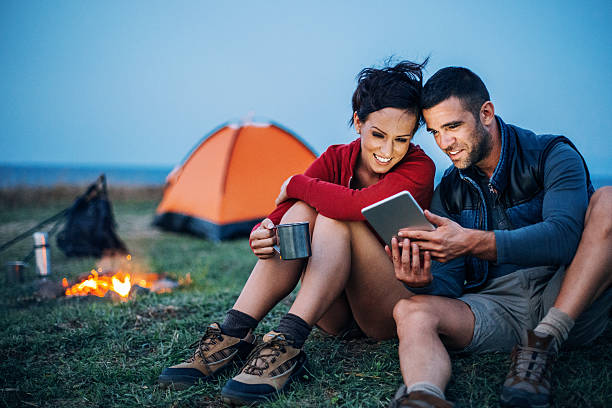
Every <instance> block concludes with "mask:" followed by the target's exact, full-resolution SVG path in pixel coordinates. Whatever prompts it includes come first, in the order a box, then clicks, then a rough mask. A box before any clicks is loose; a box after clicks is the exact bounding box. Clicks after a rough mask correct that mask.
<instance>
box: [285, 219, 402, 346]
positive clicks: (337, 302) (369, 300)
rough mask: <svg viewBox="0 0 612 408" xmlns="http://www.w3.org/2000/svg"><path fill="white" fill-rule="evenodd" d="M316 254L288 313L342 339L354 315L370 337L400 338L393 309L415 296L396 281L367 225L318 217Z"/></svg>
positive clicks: (314, 235) (388, 263)
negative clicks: (404, 299)
mask: <svg viewBox="0 0 612 408" xmlns="http://www.w3.org/2000/svg"><path fill="white" fill-rule="evenodd" d="M312 254H313V255H312V258H311V260H310V262H309V263H308V266H307V267H306V271H305V272H304V278H303V280H302V286H301V288H300V292H299V293H298V296H297V298H296V300H295V302H294V303H293V305H292V307H291V310H290V311H289V313H291V314H294V315H297V316H299V317H301V318H302V319H303V320H304V321H306V322H307V323H308V324H310V325H314V324H315V323H317V325H320V326H321V327H322V328H323V329H324V330H326V331H329V332H331V333H334V332H336V333H337V332H338V328H340V327H346V326H347V324H348V323H349V322H350V319H347V316H349V314H348V313H350V312H351V311H352V315H353V317H354V318H355V320H356V321H357V324H358V325H359V327H360V328H361V329H362V330H363V331H364V332H365V333H366V334H367V335H368V336H370V337H374V338H381V339H382V338H391V337H394V336H395V335H396V330H395V322H394V320H393V307H394V306H395V303H397V301H399V300H400V299H402V298H408V297H410V296H411V293H410V292H409V291H408V290H407V289H406V288H405V287H404V286H403V285H402V284H401V283H400V282H399V281H398V280H397V279H395V275H394V273H393V264H392V263H391V261H390V260H389V258H388V257H387V255H386V254H385V251H384V249H383V247H382V246H381V245H380V243H379V242H378V239H377V238H376V237H375V236H374V234H373V233H372V232H371V231H370V230H369V229H368V228H367V227H366V225H365V223H363V222H342V221H337V220H333V219H330V218H327V217H325V216H323V215H320V214H319V215H318V216H317V220H316V225H315V228H314V231H313V235H312ZM344 295H346V300H347V303H345V304H346V308H344V306H343V303H344V302H343V297H344Z"/></svg>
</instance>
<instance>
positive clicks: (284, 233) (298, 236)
mask: <svg viewBox="0 0 612 408" xmlns="http://www.w3.org/2000/svg"><path fill="white" fill-rule="evenodd" d="M274 228H275V229H276V236H277V239H278V245H274V249H275V250H276V252H278V253H279V254H280V256H281V259H284V260H286V261H289V260H291V259H305V258H308V257H310V255H312V251H311V248H310V233H309V232H308V221H305V222H294V223H291V224H279V225H277V226H275V227H274Z"/></svg>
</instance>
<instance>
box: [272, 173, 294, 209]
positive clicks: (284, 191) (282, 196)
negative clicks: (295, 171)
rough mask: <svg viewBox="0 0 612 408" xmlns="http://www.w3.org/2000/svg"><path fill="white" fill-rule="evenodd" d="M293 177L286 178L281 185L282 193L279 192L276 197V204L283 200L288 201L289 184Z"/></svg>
mask: <svg viewBox="0 0 612 408" xmlns="http://www.w3.org/2000/svg"><path fill="white" fill-rule="evenodd" d="M291 177H293V176H291ZM291 177H289V178H288V179H287V180H285V182H284V183H283V185H282V186H281V188H280V193H279V194H278V197H276V201H274V204H276V205H279V204H280V203H282V202H283V201H287V200H288V199H289V196H288V195H287V185H288V184H289V182H290V181H291Z"/></svg>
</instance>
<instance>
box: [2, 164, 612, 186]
mask: <svg viewBox="0 0 612 408" xmlns="http://www.w3.org/2000/svg"><path fill="white" fill-rule="evenodd" d="M170 171H172V166H150V167H140V166H112V165H108V166H104V165H91V166H75V165H49V164H44V165H43V164H0V188H13V187H53V186H57V185H77V186H86V185H88V184H90V183H93V182H94V181H95V180H96V179H97V178H98V176H99V175H100V174H105V175H106V182H107V184H108V185H109V186H122V187H141V186H163V185H164V183H165V181H166V176H167V175H168V174H169V173H170ZM441 177H442V173H440V174H436V184H437V182H438V181H439V180H440V178H441ZM591 180H592V182H593V185H594V186H595V188H599V187H601V186H610V185H612V174H593V175H591Z"/></svg>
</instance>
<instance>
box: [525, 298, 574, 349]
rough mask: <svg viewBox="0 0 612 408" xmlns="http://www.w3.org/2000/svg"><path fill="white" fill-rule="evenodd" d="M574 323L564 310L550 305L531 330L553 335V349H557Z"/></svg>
mask: <svg viewBox="0 0 612 408" xmlns="http://www.w3.org/2000/svg"><path fill="white" fill-rule="evenodd" d="M574 323H575V322H574V319H572V318H571V317H569V316H568V315H567V314H566V313H565V312H563V311H561V310H559V309H557V308H556V307H551V308H550V310H549V311H548V313H546V316H544V318H543V319H542V320H541V321H540V323H539V324H538V325H537V326H536V328H535V329H533V331H536V332H538V333H542V334H546V335H551V336H553V337H554V338H555V341H554V347H555V351H558V350H559V348H560V347H561V345H562V344H563V342H565V340H567V336H569V332H570V330H572V327H574Z"/></svg>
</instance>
